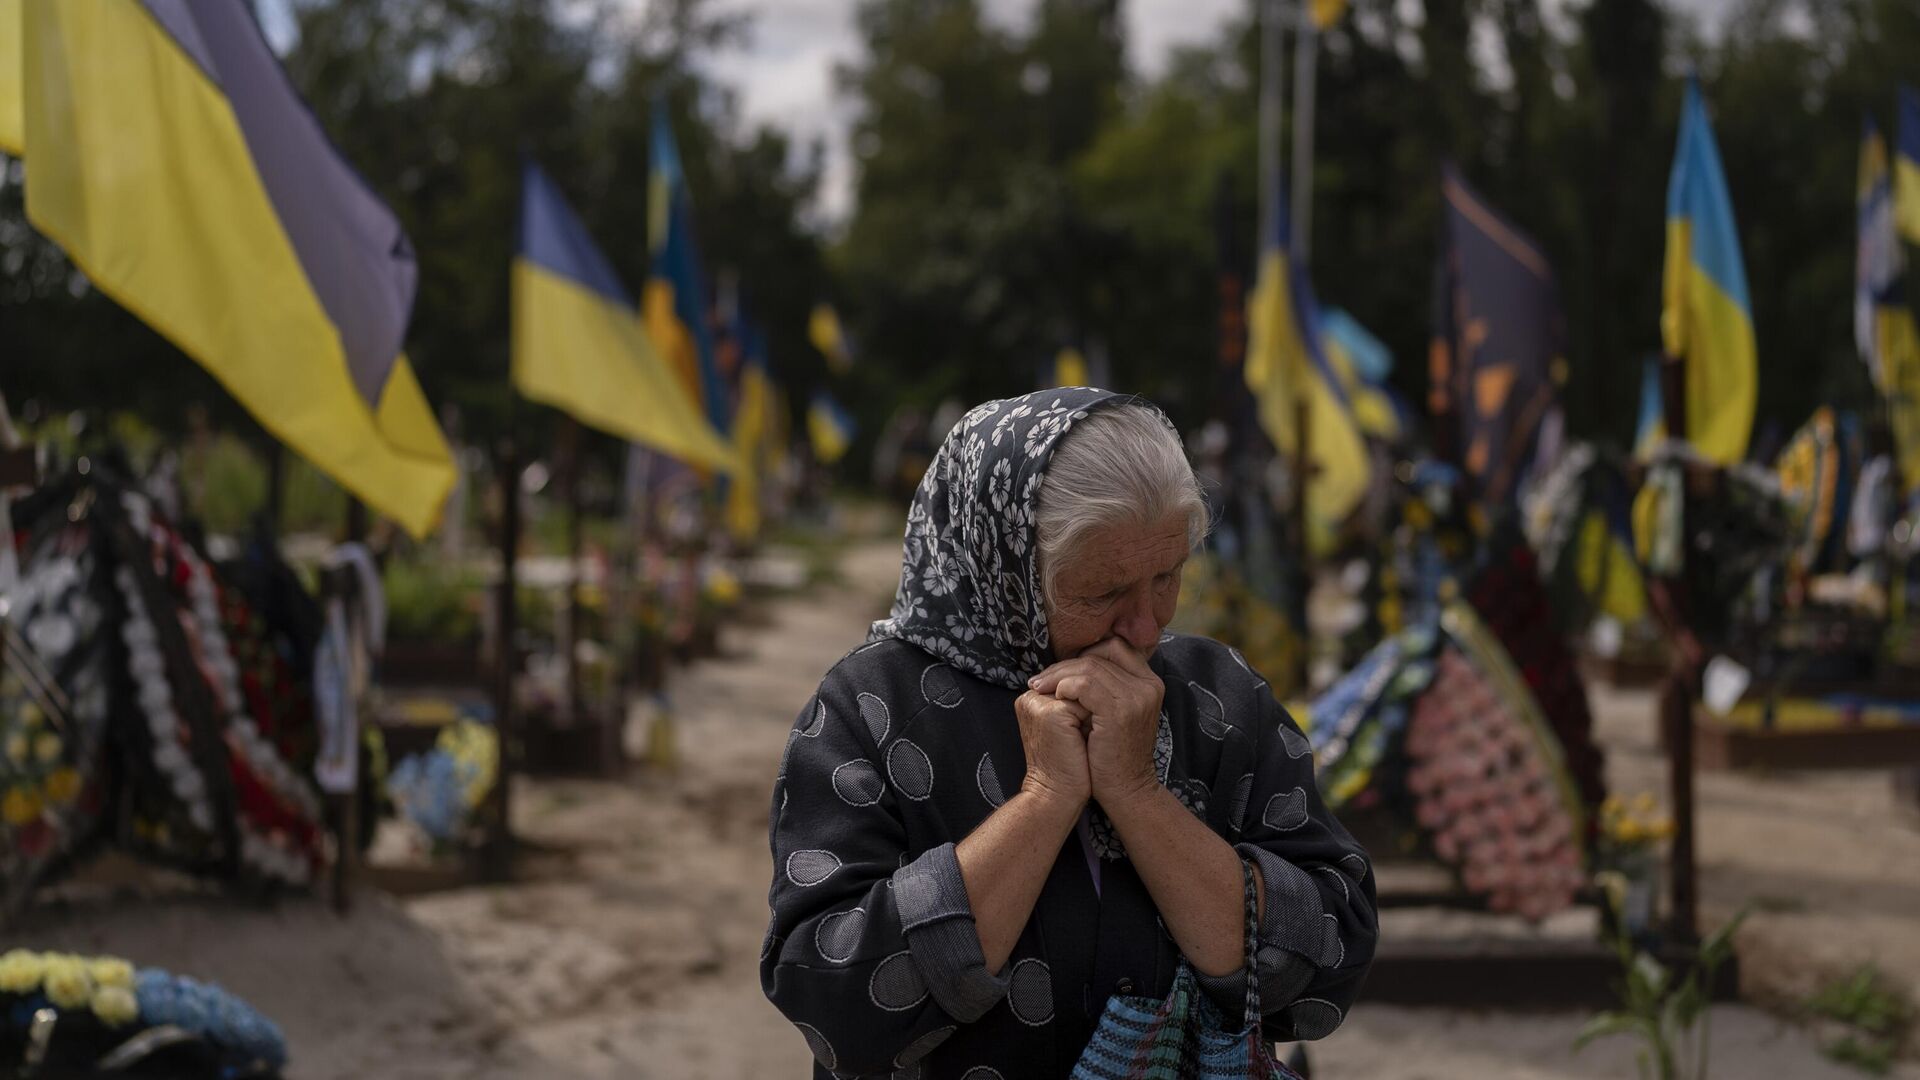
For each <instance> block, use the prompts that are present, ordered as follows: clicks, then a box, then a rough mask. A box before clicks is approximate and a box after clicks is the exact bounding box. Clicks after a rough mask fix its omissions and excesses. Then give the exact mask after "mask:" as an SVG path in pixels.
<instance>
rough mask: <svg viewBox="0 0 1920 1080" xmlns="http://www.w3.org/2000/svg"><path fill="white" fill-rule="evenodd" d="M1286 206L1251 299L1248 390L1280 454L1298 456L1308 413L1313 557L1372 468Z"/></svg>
mask: <svg viewBox="0 0 1920 1080" xmlns="http://www.w3.org/2000/svg"><path fill="white" fill-rule="evenodd" d="M1285 205H1286V200H1285V199H1283V198H1278V197H1276V198H1275V200H1274V207H1275V209H1274V212H1273V215H1272V221H1271V224H1270V225H1269V226H1268V234H1267V236H1266V237H1265V238H1264V242H1263V243H1262V245H1261V252H1260V266H1259V273H1258V276H1257V278H1256V280H1255V283H1254V288H1253V292H1252V294H1251V295H1250V296H1248V298H1247V327H1248V334H1247V359H1246V378H1247V388H1248V389H1249V390H1251V391H1253V397H1254V402H1255V406H1256V412H1257V415H1258V417H1259V420H1260V426H1261V428H1262V429H1263V430H1264V431H1265V432H1266V433H1267V438H1269V439H1271V440H1272V441H1273V445H1274V446H1275V448H1276V449H1278V450H1279V451H1280V452H1281V453H1282V454H1286V455H1289V456H1290V455H1293V454H1296V453H1298V452H1299V449H1300V442H1299V433H1298V431H1297V429H1296V425H1295V422H1294V413H1295V409H1296V408H1297V403H1298V402H1300V401H1304V402H1305V403H1306V411H1307V413H1308V421H1307V439H1308V442H1309V446H1308V447H1307V456H1308V459H1309V461H1310V462H1311V465H1312V468H1311V469H1310V471H1309V475H1308V481H1307V541H1308V545H1309V546H1310V547H1311V548H1312V549H1314V551H1315V552H1325V551H1327V550H1328V549H1330V548H1331V547H1332V545H1333V541H1334V538H1335V531H1336V530H1337V529H1338V527H1339V525H1340V523H1341V522H1342V521H1344V520H1346V517H1347V515H1348V514H1350V513H1352V511H1353V508H1354V506H1355V505H1357V504H1358V503H1359V501H1360V499H1361V497H1362V496H1363V495H1365V494H1366V491H1367V481H1368V477H1369V476H1370V474H1371V471H1372V470H1371V466H1370V464H1369V461H1368V458H1367V449H1366V444H1365V443H1364V442H1363V441H1362V439H1361V437H1360V430H1359V428H1358V426H1357V425H1356V424H1355V423H1354V419H1353V412H1352V409H1351V407H1350V405H1349V404H1348V402H1347V400H1346V398H1345V397H1344V396H1342V394H1341V392H1340V383H1339V378H1338V376H1337V375H1336V374H1335V373H1334V371H1333V369H1332V368H1331V367H1330V366H1329V365H1328V362H1327V357H1326V352H1325V350H1323V349H1322V348H1321V341H1322V338H1323V332H1322V330H1321V328H1320V313H1319V308H1318V305H1317V304H1316V303H1315V301H1314V298H1313V286H1312V285H1311V284H1310V283H1308V281H1307V277H1306V273H1305V272H1304V271H1303V270H1302V269H1301V268H1300V266H1299V265H1298V264H1296V263H1295V262H1294V260H1293V258H1292V256H1291V255H1290V253H1289V248H1288V228H1287V214H1286V211H1285V209H1284V207H1285Z"/></svg>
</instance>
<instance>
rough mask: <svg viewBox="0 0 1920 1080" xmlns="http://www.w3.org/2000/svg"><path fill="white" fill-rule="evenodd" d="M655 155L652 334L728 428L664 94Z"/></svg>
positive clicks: (650, 211) (716, 424)
mask: <svg viewBox="0 0 1920 1080" xmlns="http://www.w3.org/2000/svg"><path fill="white" fill-rule="evenodd" d="M651 153H652V163H651V166H650V169H649V173H648V177H647V244H648V247H649V249H650V252H649V254H650V258H649V265H648V270H647V286H646V295H645V297H644V302H645V304H646V308H645V311H646V325H647V335H648V336H649V337H651V338H653V344H654V347H655V348H657V349H659V350H660V352H661V353H662V354H663V355H664V356H666V358H667V362H668V363H669V364H670V365H671V366H672V369H673V371H674V372H675V373H676V374H678V375H679V377H680V379H681V382H682V383H683V384H684V385H685V386H686V388H687V390H688V392H689V393H691V394H692V396H693V399H694V400H695V401H697V402H699V404H700V408H701V409H702V410H703V411H704V412H705V413H706V415H707V422H708V423H710V424H712V425H713V429H714V430H715V431H718V432H720V433H721V434H722V435H724V434H726V432H727V427H728V422H729V416H728V413H729V412H730V410H729V409H728V402H727V388H726V384H725V382H724V381H723V380H722V379H721V378H720V366H719V363H718V361H717V358H716V357H715V355H714V342H713V328H712V327H711V325H709V322H708V317H709V313H710V309H709V308H708V306H707V288H706V279H705V278H704V277H702V276H701V272H700V252H699V249H698V248H697V247H696V246H695V245H694V238H693V199H692V196H691V195H689V194H688V192H687V179H686V174H685V173H683V172H682V171H681V169H680V149H679V147H678V146H677V145H676V144H675V143H674V141H673V125H672V124H671V123H670V122H669V121H668V119H667V103H666V99H665V98H655V99H654V102H653V142H652V150H651Z"/></svg>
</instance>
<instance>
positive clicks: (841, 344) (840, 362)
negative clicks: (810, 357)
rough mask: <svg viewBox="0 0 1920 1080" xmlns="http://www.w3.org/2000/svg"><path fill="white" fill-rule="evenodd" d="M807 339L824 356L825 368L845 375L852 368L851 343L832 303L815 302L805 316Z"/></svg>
mask: <svg viewBox="0 0 1920 1080" xmlns="http://www.w3.org/2000/svg"><path fill="white" fill-rule="evenodd" d="M807 340H808V341H811V342H813V347H814V348H816V349H818V350H820V355H821V356H823V357H825V358H826V361H827V370H828V371H831V372H833V373H834V374H835V375H845V374H846V373H847V372H849V371H852V370H853V344H852V343H851V342H849V341H848V340H847V331H846V328H845V327H843V326H841V325H840V313H839V312H837V311H835V310H834V309H833V305H832V304H824V303H823V304H815V305H814V306H813V313H812V314H811V315H809V316H808V317H807Z"/></svg>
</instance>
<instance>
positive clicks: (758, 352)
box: [726, 317, 773, 543]
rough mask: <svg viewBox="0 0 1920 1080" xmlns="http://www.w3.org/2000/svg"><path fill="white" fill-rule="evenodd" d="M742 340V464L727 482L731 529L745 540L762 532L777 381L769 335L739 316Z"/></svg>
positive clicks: (737, 410) (737, 423) (736, 441)
mask: <svg viewBox="0 0 1920 1080" xmlns="http://www.w3.org/2000/svg"><path fill="white" fill-rule="evenodd" d="M734 323H735V335H736V337H737V338H738V340H739V342H740V353H741V367H740V398H739V401H738V403H737V404H736V405H735V406H734V410H733V454H734V458H735V460H737V461H738V462H739V463H740V465H739V468H737V469H735V470H734V472H733V475H732V476H731V477H730V478H729V479H730V480H731V483H729V484H728V485H727V509H726V515H727V529H728V531H729V532H731V533H733V537H734V539H736V540H738V541H740V542H742V543H745V542H746V541H748V540H751V539H753V538H754V536H756V535H758V534H759V532H760V488H761V484H762V480H763V477H764V475H765V474H766V472H767V464H768V461H769V459H770V456H771V455H770V453H769V450H768V445H767V440H768V434H769V428H770V425H771V423H772V419H773V416H772V413H773V383H772V380H771V379H769V378H768V377H767V352H766V346H765V344H764V342H765V339H764V338H763V337H762V336H761V334H760V332H759V330H758V329H757V328H755V327H754V326H753V325H752V324H750V323H748V322H747V320H746V319H745V318H740V317H736V318H735V320H734Z"/></svg>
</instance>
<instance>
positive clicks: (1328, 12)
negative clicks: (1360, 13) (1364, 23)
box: [1312, 0, 1347, 30]
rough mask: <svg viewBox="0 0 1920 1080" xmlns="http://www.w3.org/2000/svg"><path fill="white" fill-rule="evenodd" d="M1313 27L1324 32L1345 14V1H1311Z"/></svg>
mask: <svg viewBox="0 0 1920 1080" xmlns="http://www.w3.org/2000/svg"><path fill="white" fill-rule="evenodd" d="M1312 10H1313V26H1314V29H1316V30H1325V29H1326V28H1327V27H1329V26H1332V25H1333V24H1334V23H1337V22H1339V21H1340V16H1342V15H1345V14H1346V13H1347V0H1313V9H1312Z"/></svg>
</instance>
